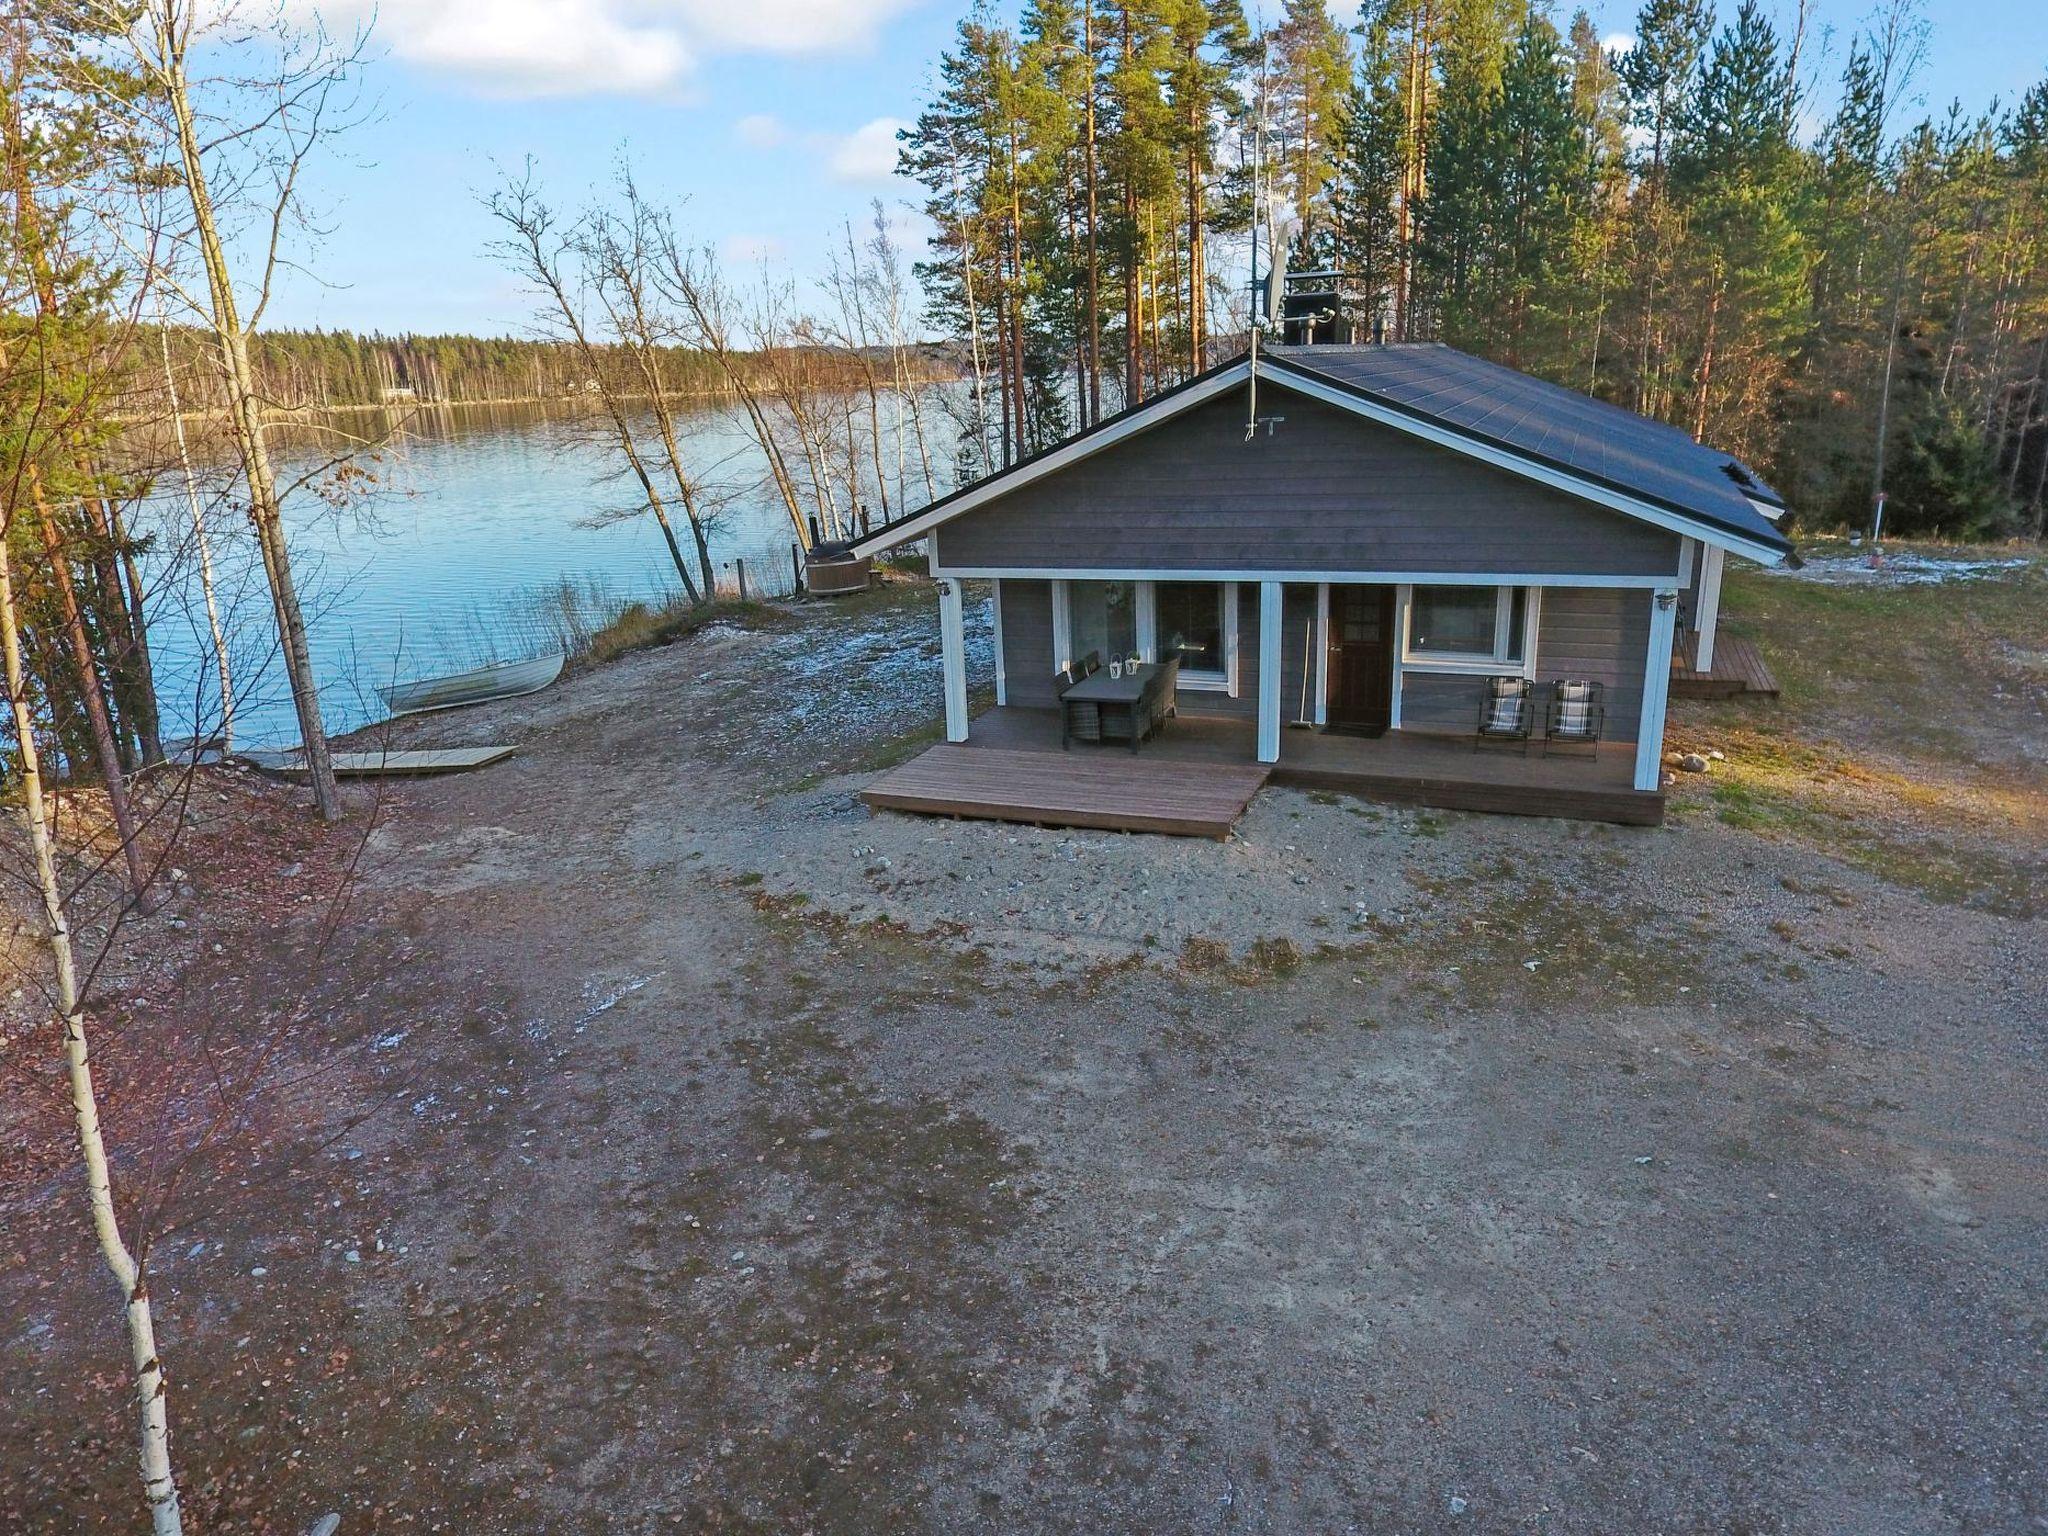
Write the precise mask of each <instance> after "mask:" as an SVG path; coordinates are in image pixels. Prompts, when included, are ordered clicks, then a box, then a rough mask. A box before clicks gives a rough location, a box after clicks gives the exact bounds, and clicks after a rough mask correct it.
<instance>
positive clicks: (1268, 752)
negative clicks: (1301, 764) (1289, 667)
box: [1258, 581, 1280, 763]
mask: <svg viewBox="0 0 2048 1536" xmlns="http://www.w3.org/2000/svg"><path fill="white" fill-rule="evenodd" d="M1258 703H1259V761H1260V762H1262V763H1277V762H1279V761H1280V583H1279V582H1277V581H1262V582H1260V583H1259V700H1258Z"/></svg>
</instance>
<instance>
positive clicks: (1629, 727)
mask: <svg viewBox="0 0 2048 1536" xmlns="http://www.w3.org/2000/svg"><path fill="white" fill-rule="evenodd" d="M1649 651H1650V594H1649V593H1647V592H1642V591H1635V592H1631V591H1626V590H1622V589H1618V588H1614V587H1560V588H1556V589H1553V590H1550V591H1546V592H1545V593H1544V594H1543V616H1542V619H1541V621H1540V622H1539V624H1538V626H1537V638H1536V676H1537V678H1538V679H1540V680H1542V681H1545V682H1549V681H1554V680H1555V679H1557V678H1561V677H1573V678H1586V679H1590V680H1592V681H1594V682H1598V683H1604V684H1606V685H1607V735H1608V738H1609V739H1610V740H1613V741H1634V740H1635V739H1636V728H1637V726H1638V725H1640V724H1641V722H1642V717H1643V667H1644V663H1645V662H1646V661H1647V660H1648V657H1649Z"/></svg>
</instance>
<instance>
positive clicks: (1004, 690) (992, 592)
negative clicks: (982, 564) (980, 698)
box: [988, 581, 1010, 705]
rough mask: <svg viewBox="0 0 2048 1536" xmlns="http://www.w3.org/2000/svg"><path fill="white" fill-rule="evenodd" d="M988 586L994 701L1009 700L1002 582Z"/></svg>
mask: <svg viewBox="0 0 2048 1536" xmlns="http://www.w3.org/2000/svg"><path fill="white" fill-rule="evenodd" d="M988 588H989V616H990V617H991V618H992V619H994V620H995V626H996V703H997V704H999V705H1000V704H1007V703H1009V702H1010V669H1009V668H1008V667H1007V666H1006V665H1004V663H1003V584H1002V583H1001V582H1000V581H992V582H990V583H989V584H988Z"/></svg>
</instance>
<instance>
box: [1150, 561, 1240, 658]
mask: <svg viewBox="0 0 2048 1536" xmlns="http://www.w3.org/2000/svg"><path fill="white" fill-rule="evenodd" d="M1153 595H1154V598H1155V599H1156V602H1157V616H1158V620H1159V656H1160V659H1161V660H1162V661H1163V660H1164V659H1165V658H1166V657H1168V656H1170V655H1171V654H1173V648H1174V646H1176V645H1178V646H1179V647H1180V664H1181V667H1182V669H1183V670H1185V671H1189V672H1215V673H1219V674H1220V673H1221V672H1222V671H1223V583H1222V582H1220V581H1162V582H1160V583H1159V585H1158V587H1157V588H1155V589H1154V594H1153Z"/></svg>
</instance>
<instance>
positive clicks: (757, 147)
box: [266, 0, 2048, 335]
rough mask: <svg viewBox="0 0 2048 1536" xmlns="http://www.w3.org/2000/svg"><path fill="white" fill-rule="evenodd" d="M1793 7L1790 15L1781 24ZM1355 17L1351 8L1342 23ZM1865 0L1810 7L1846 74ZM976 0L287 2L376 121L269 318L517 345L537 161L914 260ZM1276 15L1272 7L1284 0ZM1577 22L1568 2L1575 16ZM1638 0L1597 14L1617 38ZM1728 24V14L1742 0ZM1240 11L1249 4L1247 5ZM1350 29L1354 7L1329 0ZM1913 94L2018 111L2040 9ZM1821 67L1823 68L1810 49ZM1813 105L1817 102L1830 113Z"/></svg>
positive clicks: (1962, 13) (773, 230)
mask: <svg viewBox="0 0 2048 1536" xmlns="http://www.w3.org/2000/svg"><path fill="white" fill-rule="evenodd" d="M1793 3H1794V0H1776V7H1777V10H1778V12H1779V18H1778V19H1779V20H1780V22H1781V26H1782V25H1783V24H1784V23H1785V22H1787V21H1788V20H1789V14H1790V10H1791V7H1792V4H1793ZM1340 4H1341V9H1340V8H1339V7H1340ZM1870 6H1871V0H1814V4H1813V10H1814V15H1813V21H1812V23H1811V26H1812V29H1813V31H1812V33H1811V34H1810V35H1812V36H1813V37H1814V38H1815V39H1816V40H1817V42H1818V41H1819V40H1822V39H1823V37H1824V36H1825V39H1826V41H1827V45H1828V47H1829V49H1830V50H1831V51H1830V53H1829V56H1828V58H1827V60H1826V62H1825V64H1824V65H1823V75H1822V79H1823V83H1824V84H1831V82H1832V80H1833V78H1834V77H1835V76H1836V75H1838V74H1839V72H1840V64H1841V58H1842V55H1843V54H1844V53H1845V52H1846V48H1847V42H1848V39H1849V38H1850V37H1851V36H1852V35H1854V33H1855V32H1856V31H1857V30H1858V28H1859V26H1860V25H1861V24H1862V22H1863V20H1864V19H1865V17H1866V16H1867V15H1868V13H1869V10H1870ZM965 8H966V7H965V0H382V3H381V4H376V5H374V6H373V5H372V4H371V3H369V0H292V9H293V10H294V11H295V12H297V13H298V14H299V15H300V16H301V17H303V16H305V15H308V14H310V13H311V12H313V11H314V10H315V9H317V11H318V14H319V16H320V18H321V20H322V21H323V22H324V23H325V24H326V25H327V26H328V27H329V29H330V30H339V31H347V30H349V29H351V28H353V27H355V26H358V25H362V24H365V23H368V24H371V43H370V57H369V63H368V66H367V69H366V72H365V86H366V94H367V100H368V102H369V104H370V105H371V106H372V107H373V108H374V110H373V112H372V113H371V115H370V118H369V120H368V121H366V122H365V123H363V124H362V125H361V126H358V127H356V128H355V129H353V130H352V131H351V132H350V133H349V134H348V135H347V136H346V138H345V139H342V140H340V141H338V142H337V143H336V144H335V145H333V146H332V147H331V148H330V149H329V150H328V151H327V152H326V153H325V155H324V156H323V157H322V158H321V159H319V160H318V161H317V162H316V163H315V164H314V165H313V166H312V167H311V168H309V171H308V173H307V192H308V199H309V202H310V204H311V206H312V207H313V209H314V211H315V213H316V215H317V216H318V219H319V224H320V227H321V231H322V232H321V233H320V234H319V235H318V237H317V238H316V239H311V240H309V241H307V242H306V243H305V245H304V248H303V249H302V250H301V251H300V252H299V253H298V254H299V255H300V257H301V260H302V263H303V265H304V266H305V267H306V269H307V271H306V273H304V274H298V275H294V276H293V277H291V279H290V280H289V281H287V282H286V283H285V284H284V285H283V287H282V290H281V291H280V292H279V293H278V294H277V295H276V297H275V299H274V301H273V303H272V306H271V310H270V312H269V314H268V315H267V316H266V324H267V325H269V326H273V327H312V326H321V327H325V328H328V329H353V330H359V331H385V332H399V331H466V332H472V333H476V334H485V335H508V334H519V333H521V332H522V331H523V330H525V329H526V327H527V324H528V321H529V318H530V316H531V313H532V308H533V303H532V299H531V297H530V296H529V295H528V294H526V293H525V292H524V291H523V290H522V289H521V287H520V286H519V284H518V283H517V282H516V281H515V280H514V279H512V278H511V277H510V276H508V275H507V274H505V273H504V272H502V271H501V270H500V269H499V268H498V266H497V264H496V263H495V262H494V261H493V259H492V258H491V256H490V254H489V252H488V249H487V247H488V245H489V243H490V241H491V239H492V236H493V225H492V222H491V220H490V219H489V217H488V216H487V215H486V214H485V212H484V211H483V209H482V207H481V205H480V199H481V198H482V197H483V196H484V195H485V194H486V193H488V191H489V189H490V188H491V187H492V186H493V185H494V184H496V183H497V182H498V181H499V180H500V179H501V176H502V174H503V172H504V171H507V170H517V169H518V168H520V167H521V166H522V165H523V164H524V162H525V161H526V160H527V158H528V157H529V156H530V157H531V158H532V161H533V165H534V169H535V172H536V174H537V176H538V178H539V180H540V181H541V182H542V184H543V185H544V186H545V187H546V188H547V190H548V192H549V194H550V195H551V197H552V198H553V199H554V200H555V201H556V202H558V203H559V204H561V205H562V206H564V207H565V208H573V207H574V206H576V205H577V204H578V203H579V202H581V201H582V200H583V199H585V197H586V196H587V195H589V193H590V192H591V191H592V190H593V189H594V188H596V187H597V186H598V185H599V184H601V183H602V182H603V181H605V180H606V179H607V177H608V176H609V174H610V169H611V167H612V166H613V165H614V164H615V163H616V161H617V160H618V158H619V156H620V155H621V154H622V153H623V154H625V155H627V156H629V157H630V158H631V160H632V162H633V165H634V168H635V171H636V174H637V175H638V176H639V177H640V179H641V182H642V185H643V188H644V189H645V190H647V191H649V192H651V193H653V194H655V195H657V196H659V197H660V198H661V199H662V200H663V201H664V202H665V203H667V204H669V205H670V206H673V207H675V208H677V209H678V212H679V223H681V224H682V226H683V227H684V228H685V230H686V231H687V232H688V233H689V235H690V236H691V238H692V239H693V242H694V243H700V244H709V245H713V246H715V247H716V248H717V249H718V250H719V251H721V252H722V254H723V255H724V256H725V257H726V259H727V260H728V261H729V262H731V263H733V264H735V265H738V266H744V267H749V268H751V267H753V266H755V265H757V264H759V263H763V262H765V263H767V264H768V265H769V266H770V267H771V268H772V269H774V270H777V271H779V272H782V273H785V274H787V275H788V276H790V277H792V278H794V279H796V280H797V281H799V282H806V281H809V280H812V279H815V278H816V277H817V275H818V274H819V273H821V272H822V271H823V270H824V267H825V263H826V253H827V251H828V250H829V248H830V245H831V243H832V242H833V241H834V240H835V239H842V240H843V238H844V236H843V228H844V224H845V222H846V221H847V220H849V219H851V220H853V221H854V223H855V225H856V227H857V229H863V228H864V227H865V226H866V225H867V224H868V222H869V221H870V220H871V219H872V217H873V212H872V204H873V202H874V201H875V200H876V199H880V200H881V201H882V202H883V204H884V206H885V208H886V209H887V210H888V212H889V216H890V217H891V219H892V221H893V222H895V223H896V224H897V226H898V228H899V232H900V234H901V235H902V237H903V238H904V239H905V240H906V241H907V242H908V243H909V244H910V245H911V246H912V248H913V249H914V248H915V247H916V246H917V245H918V243H919V242H920V238H921V236H920V230H921V220H920V218H919V217H918V216H917V215H916V213H915V212H914V207H915V204H916V202H917V200H918V193H919V189H918V188H916V187H915V186H913V185H911V184H909V183H906V182H903V181H900V180H898V179H896V178H895V177H893V176H892V175H891V167H892V166H893V164H894V160H895V146H894V135H895V131H896V129H897V128H898V127H899V126H902V125H903V124H904V123H906V122H907V121H908V120H910V119H912V118H914V117H915V116H916V115H917V112H918V109H919V107H920V105H921V104H922V103H923V102H924V100H925V99H926V97H927V95H928V94H929V87H930V83H931V80H932V74H933V67H934V65H935V64H936V62H937V60H938V57H939V54H940V52H941V51H942V50H943V49H944V48H945V47H946V46H947V45H948V43H949V41H950V39H951V36H952V33H953V31H954V28H955V27H956V26H957V24H958V22H959V19H960V17H961V15H962V14H963V12H964V10H965ZM1267 8H1268V9H1269V10H1277V8H1278V7H1277V3H1275V0H1268V4H1267ZM1571 8H1572V7H1571V6H1570V5H1569V4H1564V5H1561V6H1560V11H1561V12H1564V13H1566V14H1568V13H1569V10H1570V9H1571ZM1636 8H1637V7H1636V5H1635V4H1634V3H1631V0H1623V3H1598V4H1592V5H1589V6H1588V9H1589V10H1590V12H1591V14H1592V16H1593V19H1594V21H1595V23H1596V25H1598V26H1599V28H1600V30H1601V33H1602V35H1603V36H1605V37H1607V38H1608V39H1609V40H1610V42H1612V43H1613V44H1616V45H1620V44H1622V43H1625V42H1626V40H1627V37H1628V32H1629V27H1630V25H1631V23H1632V20H1633V17H1634V14H1635V11H1636ZM1723 8H1724V9H1729V10H1732V8H1733V5H1732V0H1725V3H1724V6H1723ZM1248 9H1253V7H1250V6H1248ZM1332 9H1333V12H1335V13H1336V14H1338V15H1339V16H1340V18H1342V19H1347V20H1348V19H1349V18H1350V17H1351V16H1352V15H1353V14H1354V13H1353V12H1352V9H1351V6H1350V5H1349V4H1342V3H1341V0H1333V5H1332ZM1933 14H1934V15H1935V17H1936V20H1935V25H1934V28H1933V32H1932V36H1931V39H1930V44H1929V49H1928V54H1927V60H1926V63H1925V65H1924V67H1923V69H1922V71H1921V74H1920V77H1919V80H1918V82H1917V85H1916V93H1917V94H1918V96H1919V97H1920V98H1922V101H1923V103H1924V104H1925V108H1926V109H1928V110H1933V109H1938V108H1939V107H1942V106H1945V105H1946V103H1947V102H1948V101H1949V100H1950V99H1951V98H1952V97H1960V98H1961V99H1962V100H1963V102H1964V103H1965V105H1966V106H1968V107H1970V108H1972V109H1973V110H1974V109H1976V108H1978V107H1980V106H1982V105H1983V104H1984V103H1985V102H1987V101H1988V100H1989V99H1990V98H1991V97H1992V96H1994V95H1998V96H2002V97H2004V98H2005V99H2006V100H2008V101H2010V100H2012V99H2014V98H2016V97H2017V96H2018V95H2019V94H2020V93H2021V92H2023V91H2025V90H2026V89H2027V88H2028V87H2029V86H2031V85H2032V84H2033V83H2034V82H2035V81H2037V80H2039V79H2040V78H2041V77H2042V75H2043V74H2044V73H2048V4H2043V3H2041V0H1952V3H1950V4H1948V5H1946V6H1944V7H1942V8H1941V9H1939V10H1938V11H1937V12H1934V13H1933ZM1810 56H1811V55H1810ZM1826 105H1827V103H1826V101H1825V100H1824V99H1823V100H1822V101H1821V102H1820V103H1819V104H1818V108H1817V110H1819V111H1820V112H1821V113H1822V114H1823V115H1824V114H1825V110H1826Z"/></svg>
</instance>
